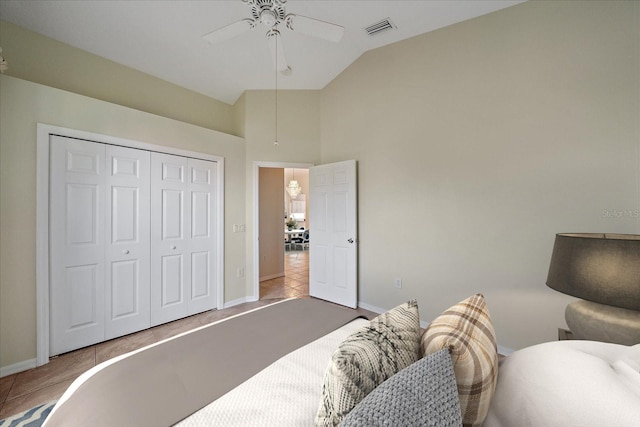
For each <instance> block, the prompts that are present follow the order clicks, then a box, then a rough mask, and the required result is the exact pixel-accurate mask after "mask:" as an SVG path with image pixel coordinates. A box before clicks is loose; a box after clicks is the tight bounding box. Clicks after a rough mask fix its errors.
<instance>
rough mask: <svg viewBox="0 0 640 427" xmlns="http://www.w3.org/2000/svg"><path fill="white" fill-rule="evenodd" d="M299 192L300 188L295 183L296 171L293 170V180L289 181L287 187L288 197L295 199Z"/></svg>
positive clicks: (296, 182)
mask: <svg viewBox="0 0 640 427" xmlns="http://www.w3.org/2000/svg"><path fill="white" fill-rule="evenodd" d="M301 191H302V188H301V187H300V184H298V181H296V170H295V169H293V179H292V180H291V181H289V185H287V193H289V196H290V197H291V198H292V199H295V198H296V197H298V194H300V192H301Z"/></svg>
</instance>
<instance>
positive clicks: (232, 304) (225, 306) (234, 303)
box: [223, 296, 258, 308]
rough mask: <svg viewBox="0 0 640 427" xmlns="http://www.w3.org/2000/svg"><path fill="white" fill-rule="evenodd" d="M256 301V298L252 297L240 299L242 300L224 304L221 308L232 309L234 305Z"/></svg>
mask: <svg viewBox="0 0 640 427" xmlns="http://www.w3.org/2000/svg"><path fill="white" fill-rule="evenodd" d="M256 301H258V298H256V297H254V296H248V297H242V298H238V299H234V300H231V301H227V302H225V303H224V305H223V308H229V307H233V306H236V305H240V304H244V303H245V302H256Z"/></svg>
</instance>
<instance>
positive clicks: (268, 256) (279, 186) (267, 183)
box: [258, 168, 284, 280]
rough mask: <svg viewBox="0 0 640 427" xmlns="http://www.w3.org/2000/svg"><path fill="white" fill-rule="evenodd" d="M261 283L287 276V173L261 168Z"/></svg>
mask: <svg viewBox="0 0 640 427" xmlns="http://www.w3.org/2000/svg"><path fill="white" fill-rule="evenodd" d="M259 173H260V178H259V179H260V186H259V193H260V194H259V202H258V204H259V207H260V220H259V227H260V239H259V244H260V274H259V277H260V280H267V279H273V278H275V277H280V276H284V233H283V230H284V211H283V208H282V199H283V197H284V171H283V169H280V168H260V172H259Z"/></svg>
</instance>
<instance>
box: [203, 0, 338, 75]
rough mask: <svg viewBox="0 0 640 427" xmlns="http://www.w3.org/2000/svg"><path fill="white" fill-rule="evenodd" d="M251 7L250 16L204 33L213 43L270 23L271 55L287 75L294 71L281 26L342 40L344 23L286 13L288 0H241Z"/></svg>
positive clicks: (315, 35) (318, 36)
mask: <svg viewBox="0 0 640 427" xmlns="http://www.w3.org/2000/svg"><path fill="white" fill-rule="evenodd" d="M241 1H242V2H243V3H244V4H246V5H248V6H249V7H250V8H251V16H252V17H251V18H245V19H242V20H240V21H237V22H234V23H233V24H229V25H227V26H224V27H222V28H219V29H217V30H214V31H212V32H210V33H207V34H205V35H204V36H202V38H203V39H205V40H206V41H208V42H209V43H211V44H215V43H220V42H223V41H225V40H229V39H231V38H234V37H237V36H239V35H241V34H243V33H245V32H247V31H250V30H253V29H254V28H256V27H257V26H258V24H262V25H264V26H265V27H267V29H268V30H267V33H266V37H267V41H268V44H269V49H270V51H271V57H272V58H273V63H274V66H275V68H276V70H277V71H280V72H281V73H282V74H283V75H285V76H287V75H290V74H291V67H289V65H288V64H287V61H286V58H285V54H284V49H283V48H282V40H281V37H280V30H279V28H278V26H279V25H280V24H284V25H283V27H284V28H286V29H287V30H290V31H292V32H295V33H301V34H305V35H308V36H312V37H316V38H320V39H324V40H329V41H332V42H335V43H337V42H339V41H340V40H342V36H343V34H344V27H342V26H340V25H336V24H332V23H329V22H324V21H320V20H318V19H313V18H308V17H306V16H301V15H295V14H293V13H289V14H287V13H286V10H285V4H286V3H287V0H241Z"/></svg>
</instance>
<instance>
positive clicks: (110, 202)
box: [105, 145, 151, 339]
mask: <svg viewBox="0 0 640 427" xmlns="http://www.w3.org/2000/svg"><path fill="white" fill-rule="evenodd" d="M106 157H107V162H106V164H107V169H108V174H107V221H106V222H107V230H106V232H107V235H108V236H109V241H108V242H107V250H106V265H107V271H106V283H107V287H106V319H105V337H106V339H111V338H115V337H118V336H122V335H126V334H129V333H132V332H135V331H139V330H142V329H146V328H148V327H149V326H150V325H151V321H150V316H151V315H150V268H151V264H150V262H151V254H150V246H151V240H150V224H149V216H150V200H149V198H150V179H151V178H150V161H151V155H150V153H149V152H148V151H144V150H136V149H133V148H125V147H116V146H111V145H108V146H107V148H106Z"/></svg>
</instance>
